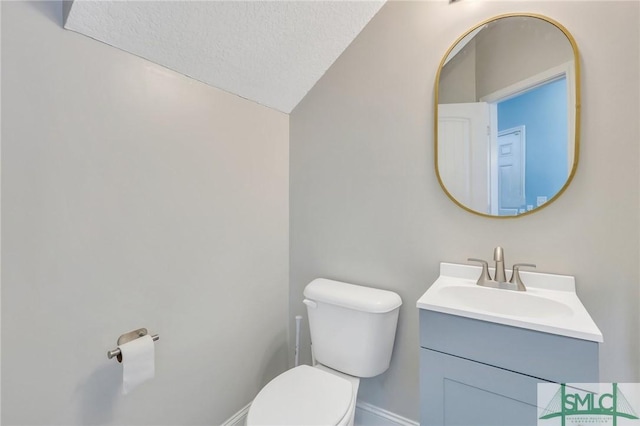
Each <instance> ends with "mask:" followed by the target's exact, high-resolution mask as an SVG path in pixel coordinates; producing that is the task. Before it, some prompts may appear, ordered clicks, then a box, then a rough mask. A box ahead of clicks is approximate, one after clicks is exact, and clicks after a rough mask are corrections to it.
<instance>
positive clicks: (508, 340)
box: [419, 309, 599, 426]
mask: <svg viewBox="0 0 640 426" xmlns="http://www.w3.org/2000/svg"><path fill="white" fill-rule="evenodd" d="M419 312H420V399H421V404H420V406H421V413H420V423H421V424H422V425H425V426H444V425H446V426H453V425H459V426H476V425H478V426H479V425H487V426H501V425H504V426H520V425H523V426H524V425H531V426H535V425H536V424H537V413H538V409H537V384H538V383H544V382H555V383H595V382H598V381H599V380H598V378H599V377H598V343H597V342H594V341H589V340H582V339H577V338H573V337H566V336H561V335H556V334H551V333H545V332H540V331H535V330H529V329H524V328H519V327H513V326H509V325H504V324H498V323H493V322H489V321H483V320H477V319H472V318H466V317H462V316H458V315H452V314H447V313H442V312H436V311H431V310H427V309H420V310H419Z"/></svg>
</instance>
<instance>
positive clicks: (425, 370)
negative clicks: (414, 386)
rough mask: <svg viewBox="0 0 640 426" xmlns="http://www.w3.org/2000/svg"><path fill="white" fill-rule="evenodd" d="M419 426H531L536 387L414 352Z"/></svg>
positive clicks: (482, 367)
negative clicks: (417, 356)
mask: <svg viewBox="0 0 640 426" xmlns="http://www.w3.org/2000/svg"><path fill="white" fill-rule="evenodd" d="M420 366H421V367H420V368H421V371H420V393H421V409H420V410H421V413H420V423H421V424H422V425H424V426H525V425H526V426H535V425H536V423H537V420H536V416H537V406H536V398H537V384H538V383H546V382H545V381H544V380H541V379H537V378H534V377H531V376H526V375H524V374H519V373H514V372H512V371H509V370H504V369H501V368H496V367H492V366H489V365H486V364H482V363H478V362H474V361H469V360H467V359H464V358H458V357H456V356H452V355H447V354H443V353H441V352H436V351H432V350H429V349H424V348H422V349H420Z"/></svg>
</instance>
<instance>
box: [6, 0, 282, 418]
mask: <svg viewBox="0 0 640 426" xmlns="http://www.w3.org/2000/svg"><path fill="white" fill-rule="evenodd" d="M288 124H289V119H288V116H287V115H285V114H282V113H279V112H276V111H274V110H272V109H269V108H265V107H262V106H260V105H257V104H255V103H252V102H249V101H246V100H244V99H241V98H239V97H236V96H232V95H230V94H227V93H224V92H221V91H219V90H216V89H213V88H211V87H209V86H206V85H204V84H201V83H199V82H196V81H194V80H191V79H189V78H187V77H184V76H182V75H179V74H176V73H174V72H171V71H168V70H167V69H164V68H162V67H160V66H157V65H155V64H152V63H149V62H147V61H145V60H142V59H140V58H138V57H135V56H133V55H130V54H128V53H124V52H121V51H119V50H117V49H114V48H112V47H109V46H107V45H104V44H101V43H98V42H96V41H94V40H91V39H89V38H88V37H85V36H82V35H79V34H76V33H73V32H70V31H65V30H63V29H62V26H61V5H60V3H59V2H45V3H29V2H2V254H3V259H2V261H3V262H2V349H3V351H2V408H3V412H2V424H4V425H13V424H29V425H35V424H42V425H52V424H60V425H62V424H64V425H72V424H76V425H88V424H126V425H135V424H141V425H142V424H147V425H161V424H166V425H187V424H211V425H213V424H220V423H221V422H222V421H224V420H225V419H227V418H228V417H229V416H231V415H232V414H233V413H235V412H236V411H238V410H239V409H240V408H241V407H243V406H244V405H245V404H246V403H248V402H249V401H250V400H251V399H252V398H253V397H254V396H255V394H256V393H257V392H258V390H259V389H260V388H261V387H262V386H263V385H264V384H265V383H266V382H267V381H268V380H269V379H270V378H271V377H273V376H275V375H276V374H278V373H280V372H281V371H283V370H284V369H285V368H286V363H287V355H286V350H287V338H288V335H287V310H288V284H287V280H288V277H287V271H288ZM138 327H148V328H149V330H150V331H151V332H153V333H159V334H160V341H159V342H157V343H156V378H155V379H154V380H153V381H152V382H149V383H145V384H143V385H142V386H141V387H140V388H138V389H136V390H134V392H133V393H131V394H130V395H127V396H122V395H121V394H120V390H119V386H120V381H121V374H122V366H121V365H120V364H118V363H117V362H116V361H115V360H107V357H106V351H107V350H109V349H113V348H114V347H115V342H116V339H117V338H118V336H119V335H120V334H121V333H124V332H126V331H129V330H132V329H134V328H138Z"/></svg>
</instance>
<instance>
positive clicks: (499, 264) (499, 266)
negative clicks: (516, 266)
mask: <svg viewBox="0 0 640 426" xmlns="http://www.w3.org/2000/svg"><path fill="white" fill-rule="evenodd" d="M493 260H495V261H496V276H495V278H494V279H493V280H494V281H497V282H499V283H506V282H507V276H506V274H505V273H504V250H502V247H500V246H498V247H496V248H495V249H494V250H493Z"/></svg>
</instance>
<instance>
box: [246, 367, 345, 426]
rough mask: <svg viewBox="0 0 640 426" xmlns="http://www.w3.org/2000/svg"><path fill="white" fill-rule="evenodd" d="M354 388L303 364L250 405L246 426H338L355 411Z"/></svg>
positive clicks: (261, 393)
mask: <svg viewBox="0 0 640 426" xmlns="http://www.w3.org/2000/svg"><path fill="white" fill-rule="evenodd" d="M353 400H354V398H353V385H352V384H351V383H350V382H349V381H348V380H345V379H343V378H341V377H338V376H336V375H333V374H331V373H327V372H326V371H322V370H320V369H318V368H314V367H310V366H308V365H301V366H299V367H296V368H292V369H291V370H288V371H286V372H284V373H282V374H281V375H279V376H278V377H276V378H275V379H273V380H272V381H271V382H269V384H267V386H265V387H264V388H263V389H262V390H261V391H260V393H258V395H257V396H256V398H255V399H254V400H253V402H252V403H251V408H250V409H249V414H248V416H247V425H280V426H285V425H291V426H294V425H295V426H300V425H306V426H312V425H337V424H339V423H341V421H342V420H343V419H344V418H345V416H346V415H347V413H348V412H349V411H350V409H351V408H352V407H351V405H352V402H353Z"/></svg>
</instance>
